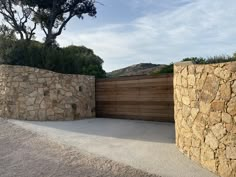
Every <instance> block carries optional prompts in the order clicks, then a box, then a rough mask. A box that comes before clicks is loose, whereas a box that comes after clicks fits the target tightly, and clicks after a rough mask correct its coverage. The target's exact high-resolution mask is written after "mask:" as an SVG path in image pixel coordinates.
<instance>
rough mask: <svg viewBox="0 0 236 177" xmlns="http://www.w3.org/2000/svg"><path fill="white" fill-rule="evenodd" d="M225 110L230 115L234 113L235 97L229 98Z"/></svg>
mask: <svg viewBox="0 0 236 177" xmlns="http://www.w3.org/2000/svg"><path fill="white" fill-rule="evenodd" d="M227 112H228V113H229V114H230V115H232V116H235V115H236V97H233V98H231V99H230V101H229V103H228V108H227Z"/></svg>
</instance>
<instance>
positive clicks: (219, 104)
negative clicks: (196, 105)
mask: <svg viewBox="0 0 236 177" xmlns="http://www.w3.org/2000/svg"><path fill="white" fill-rule="evenodd" d="M224 108H225V102H224V101H213V102H212V103H211V110H212V111H224Z"/></svg>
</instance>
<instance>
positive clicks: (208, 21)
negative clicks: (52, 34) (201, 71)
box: [58, 0, 236, 71]
mask: <svg viewBox="0 0 236 177" xmlns="http://www.w3.org/2000/svg"><path fill="white" fill-rule="evenodd" d="M149 1H150V2H151V1H152V2H154V0H149ZM156 2H157V3H158V1H156ZM235 17H236V1H235V0H224V1H222V0H214V1H212V0H192V1H191V3H188V4H186V5H183V6H180V7H178V8H175V9H174V10H173V9H172V8H171V9H169V10H165V11H163V12H161V13H153V12H152V13H149V14H146V15H144V16H143V17H140V18H137V19H136V20H134V21H132V22H131V23H130V24H108V25H106V26H103V27H97V28H95V29H92V30H87V31H78V32H67V31H65V32H64V33H63V35H62V36H61V37H60V38H59V39H58V41H59V43H60V44H61V45H63V46H65V45H70V44H77V45H85V46H87V47H89V48H92V49H94V51H95V53H96V54H98V55H99V56H101V57H102V58H103V59H104V61H105V63H104V68H105V69H106V70H107V71H111V70H114V69H117V68H120V67H123V66H127V65H129V64H134V63H139V62H153V63H170V62H174V61H177V60H179V59H182V58H184V57H191V56H211V55H217V54H231V53H233V52H234V51H236V46H235V44H236V42H235V40H234V39H235V36H236V21H235Z"/></svg>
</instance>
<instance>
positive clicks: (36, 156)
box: [0, 118, 155, 177]
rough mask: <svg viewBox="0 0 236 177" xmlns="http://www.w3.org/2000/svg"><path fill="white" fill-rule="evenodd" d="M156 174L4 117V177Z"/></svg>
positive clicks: (0, 171) (0, 168)
mask: <svg viewBox="0 0 236 177" xmlns="http://www.w3.org/2000/svg"><path fill="white" fill-rule="evenodd" d="M113 176H114V177H145V176H147V177H149V176H150V177H155V175H150V174H148V173H145V172H142V171H140V170H136V169H134V168H131V167H127V166H124V165H122V164H118V163H116V162H113V161H111V160H107V159H104V158H98V157H93V156H92V155H84V154H81V153H80V152H79V151H78V150H77V149H76V148H72V147H66V146H64V145H61V144H57V143H55V142H52V141H49V140H48V139H46V138H45V137H41V136H39V135H37V134H35V133H32V132H30V131H27V130H24V129H22V128H20V127H18V126H16V125H14V124H11V123H9V122H8V121H7V120H3V119H1V118H0V177H113Z"/></svg>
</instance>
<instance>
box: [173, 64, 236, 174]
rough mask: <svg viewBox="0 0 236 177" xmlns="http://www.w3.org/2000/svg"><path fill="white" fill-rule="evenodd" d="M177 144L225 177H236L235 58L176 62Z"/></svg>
mask: <svg viewBox="0 0 236 177" xmlns="http://www.w3.org/2000/svg"><path fill="white" fill-rule="evenodd" d="M174 101H175V122H176V144H177V147H178V148H179V149H180V151H182V152H183V153H184V154H186V155H187V156H188V157H190V158H191V159H192V160H194V161H197V162H198V163H200V164H201V165H202V166H203V167H205V168H207V169H209V170H210V171H212V172H214V173H216V174H218V175H220V176H222V177H236V62H231V63H223V64H211V65H193V64H192V63H189V62H184V63H177V64H176V65H175V66H174Z"/></svg>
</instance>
